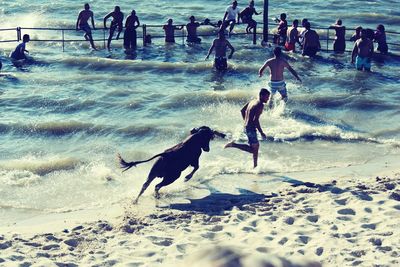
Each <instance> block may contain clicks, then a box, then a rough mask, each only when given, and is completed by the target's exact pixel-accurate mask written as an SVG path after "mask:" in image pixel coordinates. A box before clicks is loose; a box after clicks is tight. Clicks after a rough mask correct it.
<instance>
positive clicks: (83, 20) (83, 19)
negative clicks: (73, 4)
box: [76, 3, 97, 50]
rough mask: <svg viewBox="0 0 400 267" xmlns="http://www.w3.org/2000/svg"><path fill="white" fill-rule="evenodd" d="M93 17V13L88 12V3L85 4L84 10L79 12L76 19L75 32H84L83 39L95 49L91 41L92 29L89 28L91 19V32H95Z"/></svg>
mask: <svg viewBox="0 0 400 267" xmlns="http://www.w3.org/2000/svg"><path fill="white" fill-rule="evenodd" d="M93 17H94V15H93V12H92V11H91V10H90V5H89V4H88V3H86V4H85V6H84V10H82V11H81V12H79V15H78V19H77V20H76V30H77V31H78V30H79V29H81V30H82V31H84V32H85V34H84V35H83V37H85V39H86V41H89V43H90V46H91V47H92V48H93V49H94V50H97V49H96V46H95V45H94V41H93V36H92V29H91V28H90V26H89V22H88V21H89V19H91V22H92V26H93V30H96V27H95V26H94V18H93Z"/></svg>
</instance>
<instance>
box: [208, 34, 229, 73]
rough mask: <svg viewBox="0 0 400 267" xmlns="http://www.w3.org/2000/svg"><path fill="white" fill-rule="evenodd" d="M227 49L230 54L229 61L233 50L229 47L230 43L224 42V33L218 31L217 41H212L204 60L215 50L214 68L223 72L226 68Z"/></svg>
mask: <svg viewBox="0 0 400 267" xmlns="http://www.w3.org/2000/svg"><path fill="white" fill-rule="evenodd" d="M228 47H229V49H230V50H231V53H230V54H229V56H228V58H229V59H231V58H232V55H233V53H234V52H235V49H234V48H233V46H232V45H231V43H230V42H229V41H228V40H226V38H225V33H224V31H223V30H220V31H219V33H218V39H215V40H214V41H213V44H212V45H211V47H210V49H209V50H208V54H207V56H206V60H207V59H208V57H209V56H210V54H211V53H212V51H213V50H214V48H215V59H214V67H215V68H216V69H217V70H219V71H224V70H226V69H227V68H228V61H227V59H226V49H227V48H228Z"/></svg>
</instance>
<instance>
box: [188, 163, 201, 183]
mask: <svg viewBox="0 0 400 267" xmlns="http://www.w3.org/2000/svg"><path fill="white" fill-rule="evenodd" d="M198 169H199V164H197V165H195V166H193V171H192V172H191V173H189V174H188V175H186V177H185V182H187V181H189V180H190V179H192V177H193V174H194V173H195V172H196V171H197V170H198Z"/></svg>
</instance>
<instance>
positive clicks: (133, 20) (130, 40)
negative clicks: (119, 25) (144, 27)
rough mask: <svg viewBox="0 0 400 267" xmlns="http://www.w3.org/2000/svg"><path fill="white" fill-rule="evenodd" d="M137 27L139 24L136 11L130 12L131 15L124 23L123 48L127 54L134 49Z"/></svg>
mask: <svg viewBox="0 0 400 267" xmlns="http://www.w3.org/2000/svg"><path fill="white" fill-rule="evenodd" d="M139 26H140V22H139V18H138V17H137V16H136V11H135V10H132V12H131V14H130V15H129V16H128V17H127V18H126V21H125V33H124V48H125V49H126V51H128V52H129V51H132V50H134V49H136V46H137V42H136V35H137V34H136V29H137V28H138V27H139Z"/></svg>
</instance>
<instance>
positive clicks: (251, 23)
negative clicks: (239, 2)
mask: <svg viewBox="0 0 400 267" xmlns="http://www.w3.org/2000/svg"><path fill="white" fill-rule="evenodd" d="M261 13H262V12H260V13H258V12H257V11H256V9H255V8H254V0H251V1H250V3H249V6H248V7H246V8H245V9H243V10H242V11H241V12H240V17H241V19H242V22H243V23H247V27H246V33H251V29H253V30H254V31H255V30H256V28H257V21H255V20H254V19H253V15H254V14H255V15H260V14H261Z"/></svg>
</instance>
